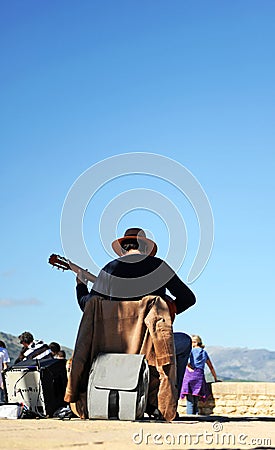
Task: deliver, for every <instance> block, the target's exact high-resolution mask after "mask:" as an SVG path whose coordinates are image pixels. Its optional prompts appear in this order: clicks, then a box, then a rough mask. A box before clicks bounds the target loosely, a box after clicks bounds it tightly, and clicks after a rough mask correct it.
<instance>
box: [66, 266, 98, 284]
mask: <svg viewBox="0 0 275 450" xmlns="http://www.w3.org/2000/svg"><path fill="white" fill-rule="evenodd" d="M68 264H69V266H70V269H71V270H72V271H73V272H75V273H76V274H78V271H79V270H82V272H83V274H84V276H85V278H86V279H87V280H88V281H91V283H94V282H95V280H96V278H97V277H96V276H95V275H93V274H92V273H90V272H88V270H85V269H82V267H80V266H78V265H77V264H75V263H72V262H71V261H69V262H68Z"/></svg>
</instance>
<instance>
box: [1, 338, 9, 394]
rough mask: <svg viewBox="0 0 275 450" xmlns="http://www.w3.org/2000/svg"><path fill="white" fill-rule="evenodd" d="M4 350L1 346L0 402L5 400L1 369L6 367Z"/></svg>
mask: <svg viewBox="0 0 275 450" xmlns="http://www.w3.org/2000/svg"><path fill="white" fill-rule="evenodd" d="M0 342H1V343H3V341H0ZM4 350H5V347H3V346H1V348H0V403H1V402H4V401H5V391H4V383H3V376H2V371H3V370H5V369H7V368H8V363H7V355H6V352H5V351H4ZM8 359H9V358H8Z"/></svg>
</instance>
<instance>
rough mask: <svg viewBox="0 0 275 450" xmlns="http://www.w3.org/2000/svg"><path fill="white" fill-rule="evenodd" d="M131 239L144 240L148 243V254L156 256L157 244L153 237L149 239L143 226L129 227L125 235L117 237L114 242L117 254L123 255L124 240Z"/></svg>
mask: <svg viewBox="0 0 275 450" xmlns="http://www.w3.org/2000/svg"><path fill="white" fill-rule="evenodd" d="M130 239H135V240H137V241H142V242H144V243H145V244H146V254H147V255H150V256H155V254H156V253H157V249H158V247H157V244H156V243H155V242H154V241H152V240H151V239H148V238H147V237H146V234H145V232H144V231H143V230H142V228H128V230H126V231H125V233H124V236H123V237H122V238H119V239H116V240H115V241H114V242H113V243H112V247H113V250H114V251H115V252H116V254H117V255H119V256H123V252H122V247H121V244H122V242H125V241H127V240H130Z"/></svg>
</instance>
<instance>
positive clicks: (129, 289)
mask: <svg viewBox="0 0 275 450" xmlns="http://www.w3.org/2000/svg"><path fill="white" fill-rule="evenodd" d="M166 289H168V291H169V292H170V293H171V294H172V296H174V297H175V303H176V307H177V314H180V313H181V312H183V311H185V310H186V309H188V308H189V307H190V306H192V305H194V304H195V302H196V298H195V295H194V294H193V292H192V291H191V290H190V289H189V288H188V287H187V286H186V284H184V283H183V282H182V281H181V280H180V278H179V277H178V276H177V274H176V273H175V272H174V271H173V270H172V269H171V267H169V266H168V264H167V263H165V262H164V261H163V260H162V259H160V258H157V257H155V256H145V255H142V254H128V255H125V256H122V257H121V258H118V259H115V260H113V261H111V262H109V263H108V264H107V265H106V266H105V267H103V269H102V270H101V271H100V273H99V275H98V277H97V279H96V281H95V283H94V286H93V289H92V290H91V292H90V293H89V291H88V289H87V286H86V285H85V284H82V283H81V284H78V285H77V287H76V292H77V300H78V304H79V306H80V308H81V309H82V311H84V308H85V304H86V302H87V301H88V300H89V299H90V298H91V297H92V296H93V295H100V296H102V297H104V298H106V299H108V300H139V299H140V298H141V297H144V296H145V295H159V296H160V297H164V296H165V294H166Z"/></svg>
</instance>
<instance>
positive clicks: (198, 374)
mask: <svg viewBox="0 0 275 450" xmlns="http://www.w3.org/2000/svg"><path fill="white" fill-rule="evenodd" d="M205 363H206V364H207V365H208V367H209V369H210V372H211V373H212V375H213V377H214V380H215V381H218V380H217V375H216V372H215V369H214V367H213V365H212V363H211V360H210V358H209V356H208V353H207V352H206V351H205V350H204V345H203V343H202V340H201V338H200V336H198V335H192V350H191V353H190V358H189V362H188V364H187V367H186V370H185V374H184V377H183V382H182V387H181V393H180V398H184V396H186V412H187V414H198V413H199V409H198V401H199V399H204V400H205V399H206V398H207V397H208V395H209V394H210V392H209V391H208V389H207V384H206V381H205V376H204V367H205Z"/></svg>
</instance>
